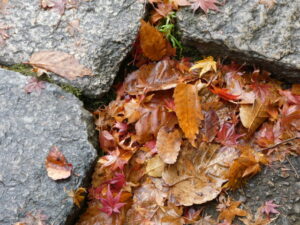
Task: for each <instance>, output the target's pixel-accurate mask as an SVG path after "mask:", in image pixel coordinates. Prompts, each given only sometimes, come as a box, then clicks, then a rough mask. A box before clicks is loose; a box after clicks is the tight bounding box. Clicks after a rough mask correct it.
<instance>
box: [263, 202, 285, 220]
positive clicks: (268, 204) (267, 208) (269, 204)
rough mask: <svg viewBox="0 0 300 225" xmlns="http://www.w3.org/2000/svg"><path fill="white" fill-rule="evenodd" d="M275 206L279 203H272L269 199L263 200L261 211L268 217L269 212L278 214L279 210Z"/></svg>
mask: <svg viewBox="0 0 300 225" xmlns="http://www.w3.org/2000/svg"><path fill="white" fill-rule="evenodd" d="M277 207H279V205H277V204H275V203H273V200H270V201H266V202H265V204H264V206H263V207H262V209H261V211H262V212H263V213H265V214H266V215H267V216H268V217H269V215H270V213H273V214H280V212H279V211H278V210H277V209H276V208H277Z"/></svg>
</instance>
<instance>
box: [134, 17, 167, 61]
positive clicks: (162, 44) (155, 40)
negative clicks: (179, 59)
mask: <svg viewBox="0 0 300 225" xmlns="http://www.w3.org/2000/svg"><path fill="white" fill-rule="evenodd" d="M141 23H142V26H141V29H140V34H139V35H140V42H141V48H142V51H143V54H144V55H145V56H146V57H147V58H149V59H151V60H153V61H158V60H161V59H162V58H163V57H164V56H166V55H167V53H168V47H169V44H168V43H167V40H166V39H165V37H164V35H163V34H162V33H160V32H159V31H158V30H157V29H156V28H155V27H153V26H151V25H150V23H146V22H145V21H144V20H142V21H141Z"/></svg>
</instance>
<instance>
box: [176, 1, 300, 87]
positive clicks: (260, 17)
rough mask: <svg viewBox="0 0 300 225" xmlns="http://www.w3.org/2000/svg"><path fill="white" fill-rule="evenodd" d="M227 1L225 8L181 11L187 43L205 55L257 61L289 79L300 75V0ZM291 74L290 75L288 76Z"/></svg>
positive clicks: (294, 79) (182, 29)
mask: <svg viewBox="0 0 300 225" xmlns="http://www.w3.org/2000/svg"><path fill="white" fill-rule="evenodd" d="M276 2H277V3H276V4H275V6H274V7H273V8H270V9H269V8H267V7H266V6H264V5H262V4H259V0H234V1H226V3H225V5H224V6H221V7H220V10H221V12H209V13H208V15H205V14H204V13H202V12H199V13H195V14H193V12H192V11H191V9H189V8H186V9H183V10H180V12H178V13H177V16H178V28H179V31H180V32H181V35H182V40H183V42H184V44H185V45H186V46H187V45H189V46H191V47H194V48H195V47H196V48H197V49H198V50H199V51H200V52H201V53H202V54H204V55H213V56H216V57H230V58H232V59H234V60H237V61H239V62H245V61H246V62H249V63H255V64H256V65H260V66H262V67H263V68H264V69H266V70H269V71H270V72H272V73H273V74H274V75H276V76H277V77H278V78H281V79H284V80H285V81H292V82H299V79H300V0H295V1H290V0H277V1H276ZM288 78H289V79H288Z"/></svg>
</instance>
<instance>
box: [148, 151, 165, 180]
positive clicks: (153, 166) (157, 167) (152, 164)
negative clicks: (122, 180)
mask: <svg viewBox="0 0 300 225" xmlns="http://www.w3.org/2000/svg"><path fill="white" fill-rule="evenodd" d="M164 167H165V164H164V162H163V161H162V160H161V158H160V157H159V155H155V156H154V157H153V158H151V159H149V160H148V162H147V167H146V173H147V174H148V175H149V176H151V177H161V176H162V172H163V169H164Z"/></svg>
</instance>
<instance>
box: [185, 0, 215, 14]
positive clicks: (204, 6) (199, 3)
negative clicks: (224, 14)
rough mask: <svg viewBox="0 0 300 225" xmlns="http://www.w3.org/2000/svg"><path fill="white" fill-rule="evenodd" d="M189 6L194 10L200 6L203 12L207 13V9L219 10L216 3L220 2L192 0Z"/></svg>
mask: <svg viewBox="0 0 300 225" xmlns="http://www.w3.org/2000/svg"><path fill="white" fill-rule="evenodd" d="M192 2H193V4H192V5H191V8H192V9H193V10H194V12H195V11H196V10H197V9H199V8H201V9H202V10H203V11H204V12H205V13H208V10H214V11H219V8H218V6H217V4H220V3H219V2H218V1H217V0H193V1H192Z"/></svg>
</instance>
